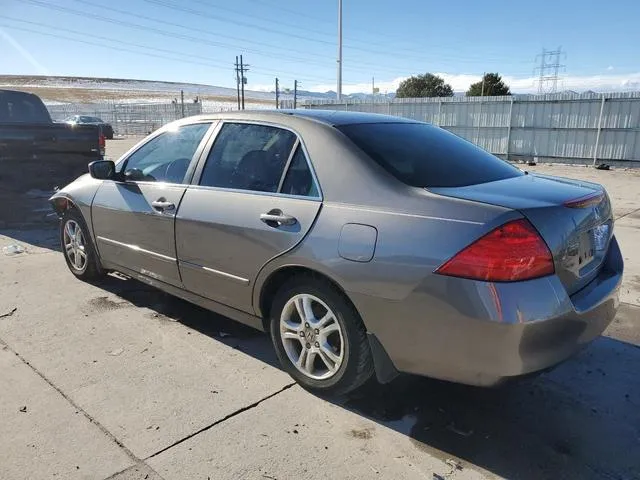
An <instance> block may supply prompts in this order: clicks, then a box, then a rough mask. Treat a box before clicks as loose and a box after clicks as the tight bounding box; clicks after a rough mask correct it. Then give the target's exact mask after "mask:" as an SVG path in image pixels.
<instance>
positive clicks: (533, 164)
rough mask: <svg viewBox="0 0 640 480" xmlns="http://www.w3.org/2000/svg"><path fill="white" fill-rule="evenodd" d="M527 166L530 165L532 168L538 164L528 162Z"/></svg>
mask: <svg viewBox="0 0 640 480" xmlns="http://www.w3.org/2000/svg"><path fill="white" fill-rule="evenodd" d="M527 165H529V166H530V167H535V166H536V165H537V163H536V162H533V161H532V162H527Z"/></svg>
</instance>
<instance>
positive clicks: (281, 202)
mask: <svg viewBox="0 0 640 480" xmlns="http://www.w3.org/2000/svg"><path fill="white" fill-rule="evenodd" d="M320 206H321V195H320V189H319V187H318V183H317V181H316V178H315V175H314V173H313V170H312V167H311V165H310V163H309V161H308V157H307V155H306V154H305V150H304V147H303V145H302V143H301V141H300V139H299V138H298V137H297V135H296V134H295V133H293V132H291V131H290V130H287V129H284V128H281V127H278V126H274V125H265V124H258V123H239V122H235V123H234V122H225V123H224V124H223V125H222V126H221V128H220V131H219V133H218V134H217V136H216V138H215V142H214V143H213V146H212V148H211V150H210V152H209V154H208V156H207V158H206V162H204V163H203V164H202V165H200V166H199V167H198V171H197V172H196V176H195V178H194V185H192V186H189V188H188V189H187V191H186V193H185V195H184V198H183V200H182V203H181V205H180V209H179V211H178V217H177V219H176V242H177V244H176V248H177V255H178V260H179V265H180V272H181V275H182V280H183V282H184V286H185V288H187V289H188V290H190V291H192V292H194V293H197V294H199V295H201V296H204V297H207V298H210V299H212V300H215V301H217V302H220V303H223V304H225V305H228V306H231V307H234V308H237V309H240V310H244V311H247V312H252V311H253V308H252V302H251V288H252V285H253V282H254V279H255V277H256V276H257V274H258V272H259V271H260V269H261V268H262V266H263V265H264V264H265V263H267V262H268V261H269V260H270V259H272V258H274V257H276V256H278V255H281V254H282V253H284V252H286V251H288V250H290V249H292V248H293V247H295V246H296V245H297V244H298V243H299V242H300V241H301V240H302V239H303V237H304V236H305V234H306V233H307V232H308V231H309V229H310V228H311V225H312V224H313V222H314V220H315V218H316V215H317V214H318V212H319V210H320Z"/></svg>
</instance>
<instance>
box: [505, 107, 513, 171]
mask: <svg viewBox="0 0 640 480" xmlns="http://www.w3.org/2000/svg"><path fill="white" fill-rule="evenodd" d="M512 123H513V96H512V97H511V104H510V105H509V125H508V126H507V151H506V157H507V158H506V160H507V161H509V152H510V151H511V124H512Z"/></svg>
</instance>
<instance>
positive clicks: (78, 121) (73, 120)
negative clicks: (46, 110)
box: [64, 115, 113, 140]
mask: <svg viewBox="0 0 640 480" xmlns="http://www.w3.org/2000/svg"><path fill="white" fill-rule="evenodd" d="M64 122H65V123H68V124H69V125H97V126H98V128H100V129H101V130H102V133H103V134H104V136H105V138H106V139H107V140H113V127H112V126H111V124H110V123H107V122H104V121H103V120H102V119H101V118H98V117H90V116H88V115H74V116H72V117H69V118H67V119H66V120H65V121H64Z"/></svg>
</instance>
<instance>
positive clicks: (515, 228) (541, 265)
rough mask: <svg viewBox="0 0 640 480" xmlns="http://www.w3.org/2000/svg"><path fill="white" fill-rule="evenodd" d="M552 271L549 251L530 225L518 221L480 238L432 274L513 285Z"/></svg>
mask: <svg viewBox="0 0 640 480" xmlns="http://www.w3.org/2000/svg"><path fill="white" fill-rule="evenodd" d="M554 271H555V269H554V266H553V257H552V255H551V251H550V250H549V247H547V244H546V243H545V242H544V240H543V239H542V237H541V236H540V234H539V233H538V231H537V230H536V229H535V228H534V227H533V225H531V223H529V221H528V220H526V219H524V218H521V219H519V220H513V221H510V222H507V223H505V224H504V225H502V226H500V227H498V228H496V229H494V230H492V231H490V232H489V233H487V234H486V235H484V236H483V237H480V238H479V239H478V240H476V241H475V242H473V243H472V244H471V245H469V246H468V247H466V248H465V249H463V250H462V251H460V252H458V253H457V254H456V255H454V256H453V257H451V258H450V259H449V260H447V261H446V262H445V263H444V264H442V265H441V266H440V267H439V268H438V269H437V270H436V272H435V273H438V274H440V275H448V276H452V277H463V278H470V279H474V280H483V281H487V282H516V281H520V280H530V279H532V278H538V277H544V276H546V275H551V274H552V273H553V272H554Z"/></svg>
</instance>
